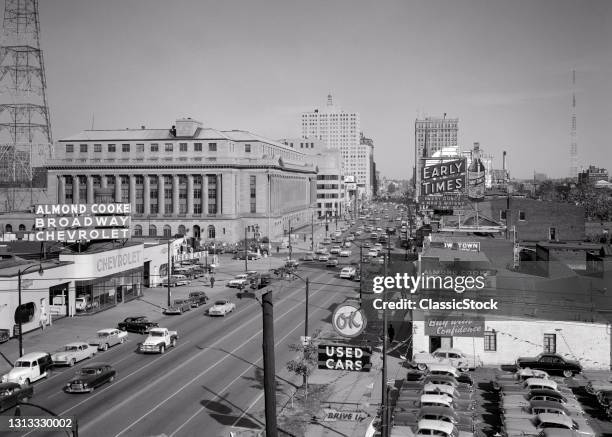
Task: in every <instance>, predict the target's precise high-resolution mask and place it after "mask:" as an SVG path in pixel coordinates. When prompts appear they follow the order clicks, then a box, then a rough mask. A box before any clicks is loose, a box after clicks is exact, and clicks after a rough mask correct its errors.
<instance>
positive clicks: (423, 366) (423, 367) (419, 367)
mask: <svg viewBox="0 0 612 437" xmlns="http://www.w3.org/2000/svg"><path fill="white" fill-rule="evenodd" d="M417 369H419V370H420V371H421V372H424V371H425V370H427V364H424V363H419V364H417Z"/></svg>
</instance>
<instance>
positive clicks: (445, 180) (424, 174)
mask: <svg viewBox="0 0 612 437" xmlns="http://www.w3.org/2000/svg"><path fill="white" fill-rule="evenodd" d="M428 161H429V162H428ZM431 161H432V160H431V159H429V160H426V162H425V165H424V166H423V168H422V169H421V184H420V195H421V196H430V195H432V194H444V193H462V192H464V191H465V175H466V170H467V169H466V160H465V158H458V159H449V160H440V161H438V162H433V163H432V162H431Z"/></svg>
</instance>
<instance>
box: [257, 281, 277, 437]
mask: <svg viewBox="0 0 612 437" xmlns="http://www.w3.org/2000/svg"><path fill="white" fill-rule="evenodd" d="M261 307H262V310H263V344H262V347H263V366H264V398H265V410H266V411H265V416H266V437H276V436H277V435H278V434H277V429H276V378H275V375H276V371H275V368H274V304H273V303H272V290H270V291H268V292H267V293H264V294H263V295H262V302H261Z"/></svg>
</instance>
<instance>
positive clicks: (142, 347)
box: [138, 328, 179, 354]
mask: <svg viewBox="0 0 612 437" xmlns="http://www.w3.org/2000/svg"><path fill="white" fill-rule="evenodd" d="M178 338H179V336H178V333H177V332H176V331H170V330H168V328H153V329H151V331H149V336H148V337H147V338H145V340H144V341H143V342H142V343H140V344H139V345H138V352H142V353H147V352H151V353H160V354H163V353H165V352H166V349H168V348H171V347H175V346H176V342H177V341H178Z"/></svg>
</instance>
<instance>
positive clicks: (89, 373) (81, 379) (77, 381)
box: [64, 363, 117, 393]
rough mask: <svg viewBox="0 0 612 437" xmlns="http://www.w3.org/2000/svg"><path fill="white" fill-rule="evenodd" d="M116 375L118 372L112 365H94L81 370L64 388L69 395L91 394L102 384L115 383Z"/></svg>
mask: <svg viewBox="0 0 612 437" xmlns="http://www.w3.org/2000/svg"><path fill="white" fill-rule="evenodd" d="M116 375H117V372H116V371H115V369H113V367H112V366H111V365H110V364H106V363H92V364H89V365H87V366H83V368H81V369H79V371H78V372H77V373H76V374H75V375H74V377H73V378H72V379H71V380H70V381H68V383H67V384H66V385H65V386H64V391H65V392H67V393H91V392H92V391H94V389H96V388H97V387H100V386H101V385H102V384H106V383H107V382H108V383H110V382H113V381H114V380H115V376H116Z"/></svg>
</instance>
